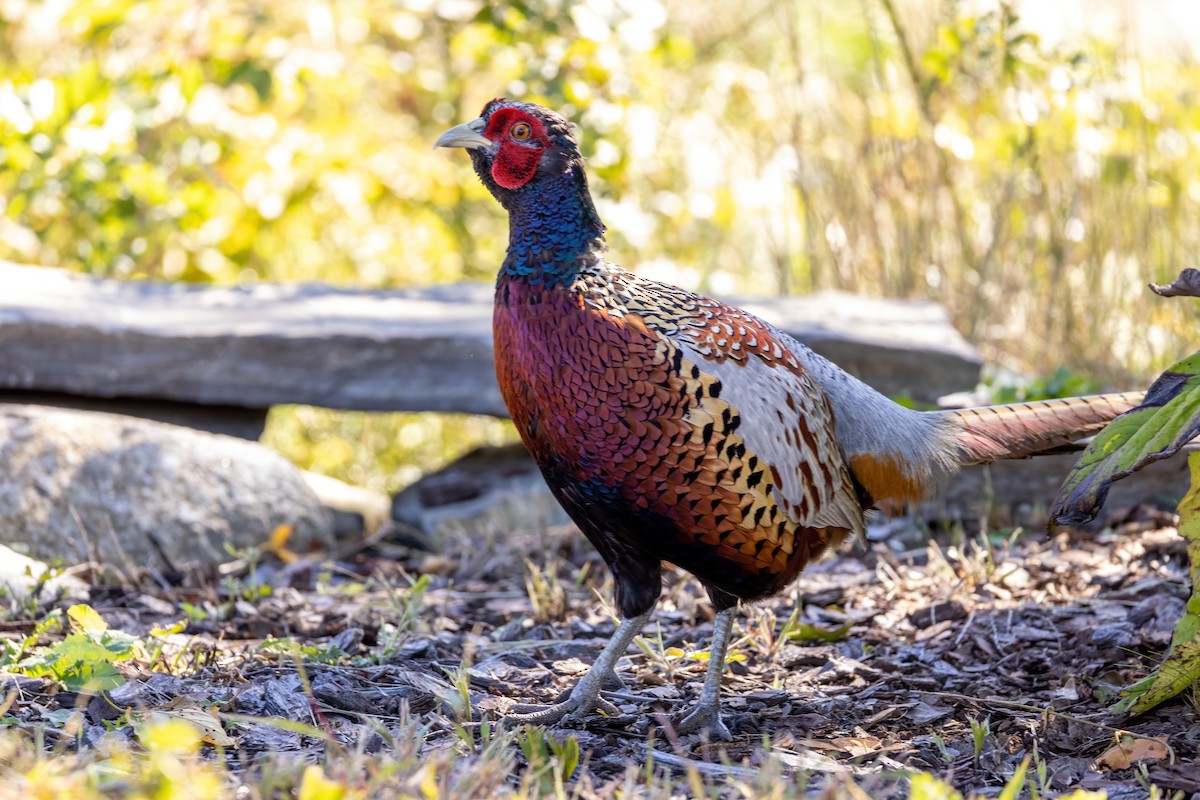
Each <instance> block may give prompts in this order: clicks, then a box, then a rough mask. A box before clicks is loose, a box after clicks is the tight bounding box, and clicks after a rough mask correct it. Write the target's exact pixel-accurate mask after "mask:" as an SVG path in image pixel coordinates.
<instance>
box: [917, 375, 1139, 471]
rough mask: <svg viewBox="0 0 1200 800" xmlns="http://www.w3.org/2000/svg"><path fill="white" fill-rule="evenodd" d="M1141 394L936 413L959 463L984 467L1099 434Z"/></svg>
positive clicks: (1135, 401)
mask: <svg viewBox="0 0 1200 800" xmlns="http://www.w3.org/2000/svg"><path fill="white" fill-rule="evenodd" d="M1144 396H1145V393H1144V392H1125V393H1122V394H1097V395H1091V396H1089V397H1072V398H1068V399H1065V400H1037V401H1033V402H1029V403H1013V404H1011V405H1004V406H984V407H981V408H964V409H959V410H955V411H942V412H938V413H939V414H940V415H941V416H943V417H945V418H946V419H947V420H948V421H949V422H950V427H951V430H952V431H953V433H952V436H953V439H954V441H955V442H956V443H957V444H958V446H959V448H960V453H959V459H960V461H959V463H960V464H962V465H967V464H986V463H988V462H990V461H997V460H1000V459H1004V458H1025V457H1027V456H1032V455H1036V454H1039V453H1046V452H1052V451H1054V450H1057V449H1061V448H1063V447H1064V446H1066V445H1069V444H1070V443H1071V442H1074V441H1076V440H1077V439H1081V438H1083V437H1085V436H1091V435H1092V434H1094V433H1097V432H1099V431H1100V430H1101V429H1102V428H1103V427H1104V426H1105V425H1107V424H1108V423H1109V422H1110V421H1112V420H1113V419H1114V418H1116V417H1118V416H1120V415H1121V414H1124V413H1125V412H1126V411H1128V410H1129V409H1131V408H1134V407H1136V406H1137V405H1138V404H1140V403H1141V402H1142V398H1143V397H1144Z"/></svg>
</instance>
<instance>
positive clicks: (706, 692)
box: [675, 608, 734, 742]
mask: <svg viewBox="0 0 1200 800" xmlns="http://www.w3.org/2000/svg"><path fill="white" fill-rule="evenodd" d="M733 612H734V609H732V608H727V609H725V610H724V611H718V612H717V618H716V619H715V620H714V621H713V638H712V647H710V648H709V651H708V653H709V655H708V672H707V673H705V676H704V688H703V689H702V690H701V691H700V702H698V703H696V707H695V708H693V709H692V713H690V714H688V715H687V716H686V717H684V718H683V719H682V720H680V721H679V722H678V723H676V725H675V730H676V732H678V733H707V734H708V735H709V737H710V738H712V739H718V740H720V741H723V742H729V741H732V740H733V736H732V735H730V733H729V728H727V727H725V723H724V722H723V721H722V720H721V676H722V675H723V674H724V673H725V650H726V649H727V648H728V647H729V631H730V629H731V628H732V627H733Z"/></svg>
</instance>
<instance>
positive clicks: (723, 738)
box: [672, 699, 733, 742]
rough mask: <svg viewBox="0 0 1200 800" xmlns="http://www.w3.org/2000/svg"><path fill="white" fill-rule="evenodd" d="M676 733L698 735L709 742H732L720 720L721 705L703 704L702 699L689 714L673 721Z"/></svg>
mask: <svg viewBox="0 0 1200 800" xmlns="http://www.w3.org/2000/svg"><path fill="white" fill-rule="evenodd" d="M672 725H674V727H675V732H676V733H699V734H701V735H702V736H703V735H707V736H708V738H709V739H710V740H711V741H717V742H732V741H733V735H732V734H731V733H730V732H729V728H727V727H726V726H725V721H724V720H722V719H721V703H720V701H719V700H718V701H716V702H705V701H704V700H703V699H702V700H701V701H700V702H699V703H697V704H696V707H695V708H693V709H692V711H691V713H690V714H688V715H687V716H685V717H683V718H682V719H678V720H673V721H672Z"/></svg>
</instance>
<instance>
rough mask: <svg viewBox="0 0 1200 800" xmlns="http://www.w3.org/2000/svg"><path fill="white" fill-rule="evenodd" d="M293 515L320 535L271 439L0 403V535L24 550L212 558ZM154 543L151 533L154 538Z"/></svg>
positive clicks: (153, 559) (139, 562) (308, 500)
mask: <svg viewBox="0 0 1200 800" xmlns="http://www.w3.org/2000/svg"><path fill="white" fill-rule="evenodd" d="M284 523H289V524H292V525H294V526H295V530H294V533H293V535H292V538H291V540H290V542H289V546H290V547H292V549H295V550H300V551H304V550H306V549H308V548H311V547H313V546H318V545H328V544H329V543H331V541H332V521H331V519H330V515H329V512H328V511H327V510H326V509H325V508H324V507H322V506H321V504H320V502H319V501H318V500H317V498H316V496H315V495H314V494H313V492H312V490H310V489H309V488H308V486H307V484H306V483H305V482H304V479H303V477H302V476H301V473H300V470H298V469H297V468H296V467H295V466H293V465H292V464H291V463H290V462H288V461H287V460H286V459H284V458H283V456H281V455H279V454H278V453H276V452H275V451H273V450H270V449H269V448H267V447H264V446H262V445H259V444H257V443H254V442H247V441H244V440H241V439H235V438H233V437H230V436H221V435H217V434H207V433H201V432H199V431H194V430H191V429H189V428H181V427H176V426H173V425H166V424H163V423H158V422H150V421H147V420H139V419H135V418H133V417H123V416H118V415H114V414H102V413H97V412H87V411H68V410H64V409H57V408H45V407H41V406H25V405H5V404H0V540H4V541H6V542H7V543H9V544H12V545H13V546H14V547H16V548H17V549H19V550H22V551H24V552H26V553H27V554H29V555H30V556H32V557H34V558H39V559H42V560H47V561H53V560H55V559H61V560H62V561H63V562H64V563H67V564H72V563H78V562H81V561H87V560H93V559H95V560H100V561H104V562H107V563H111V564H114V565H116V566H117V567H119V568H123V569H124V568H128V567H132V566H141V567H145V566H151V567H155V568H158V569H164V568H167V567H168V565H167V564H164V563H163V561H162V558H161V557H160V548H161V551H162V553H164V554H165V555H166V557H167V558H168V559H169V560H170V561H171V562H173V563H174V564H175V565H177V566H178V565H181V564H183V563H185V562H188V561H192V560H203V561H223V560H227V559H228V558H229V556H228V554H227V552H226V549H225V547H226V545H232V546H233V547H244V546H249V545H259V544H262V543H263V542H264V541H265V540H266V537H267V535H268V534H269V533H270V531H271V530H272V529H273V528H275V526H277V525H280V524H284ZM156 543H157V545H156Z"/></svg>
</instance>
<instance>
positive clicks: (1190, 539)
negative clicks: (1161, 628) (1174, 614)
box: [1113, 453, 1200, 715]
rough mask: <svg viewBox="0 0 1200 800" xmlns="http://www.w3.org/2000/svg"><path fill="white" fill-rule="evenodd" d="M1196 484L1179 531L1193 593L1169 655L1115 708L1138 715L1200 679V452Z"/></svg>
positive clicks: (1191, 463)
mask: <svg viewBox="0 0 1200 800" xmlns="http://www.w3.org/2000/svg"><path fill="white" fill-rule="evenodd" d="M1188 469H1189V470H1190V471H1191V476H1192V485H1191V488H1190V489H1189V490H1188V493H1187V495H1185V496H1184V498H1183V500H1181V501H1180V502H1179V535H1180V536H1182V537H1183V538H1184V541H1185V542H1186V543H1187V552H1188V565H1189V566H1188V571H1189V573H1190V576H1191V579H1192V596H1191V598H1190V599H1189V600H1188V604H1187V608H1186V609H1185V610H1184V612H1183V617H1181V618H1180V620H1179V622H1178V623H1176V625H1175V631H1174V633H1173V634H1172V635H1171V648H1170V650H1168V651H1167V658H1166V660H1165V661H1163V663H1162V664H1160V665H1159V667H1158V669H1156V670H1155V671H1154V672H1153V673H1151V674H1150V675H1149V676H1147V677H1146V678H1143V679H1142V680H1140V681H1138V682H1137V683H1135V684H1133V685H1132V686H1130V687H1129V688H1127V689H1126V690H1125V691H1124V692H1122V694H1123V695H1124V699H1122V700H1121V701H1120V702H1119V703H1117V704H1116V705H1115V706H1114V707H1113V710H1114V711H1116V712H1124V711H1128V712H1129V713H1130V714H1133V715H1137V714H1141V713H1143V712H1145V711H1149V710H1150V709H1152V708H1154V707H1155V706H1157V705H1158V704H1159V703H1162V702H1163V701H1165V700H1169V699H1171V698H1172V697H1174V696H1175V695H1177V694H1179V693H1180V692H1182V691H1184V690H1185V689H1187V688H1188V687H1189V686H1192V685H1194V684H1195V683H1196V682H1197V681H1200V635H1198V634H1200V453H1192V454H1191V455H1190V456H1188Z"/></svg>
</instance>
